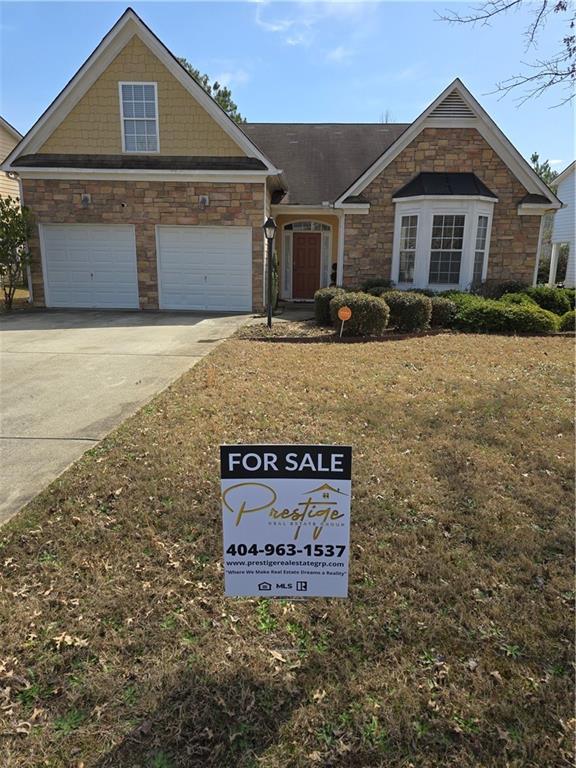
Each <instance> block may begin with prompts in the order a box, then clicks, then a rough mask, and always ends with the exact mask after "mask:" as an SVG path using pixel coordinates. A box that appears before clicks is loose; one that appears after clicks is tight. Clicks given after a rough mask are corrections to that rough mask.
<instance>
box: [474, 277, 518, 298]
mask: <svg viewBox="0 0 576 768" xmlns="http://www.w3.org/2000/svg"><path fill="white" fill-rule="evenodd" d="M526 287H527V285H526V283H523V282H521V281H520V280H486V281H485V282H484V283H480V284H479V285H476V286H473V287H472V293H474V294H476V295H477V296H482V297H483V298H485V299H500V298H501V297H502V296H504V294H505V293H521V292H522V291H523V290H524V289H525V288H526Z"/></svg>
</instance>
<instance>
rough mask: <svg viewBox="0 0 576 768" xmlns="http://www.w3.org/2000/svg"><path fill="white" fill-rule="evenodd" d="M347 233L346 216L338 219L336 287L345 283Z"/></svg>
mask: <svg viewBox="0 0 576 768" xmlns="http://www.w3.org/2000/svg"><path fill="white" fill-rule="evenodd" d="M345 231H346V216H345V215H344V216H340V218H339V219H338V258H337V267H336V285H339V286H341V285H342V284H343V282H344V236H345Z"/></svg>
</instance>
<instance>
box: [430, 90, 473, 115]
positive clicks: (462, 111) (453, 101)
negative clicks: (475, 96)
mask: <svg viewBox="0 0 576 768" xmlns="http://www.w3.org/2000/svg"><path fill="white" fill-rule="evenodd" d="M428 117H443V118H450V117H458V118H463V117H464V118H474V117H476V115H475V114H474V112H472V110H471V109H470V107H469V106H468V104H466V102H465V101H464V99H463V98H462V96H460V94H459V93H458V91H452V93H449V94H448V96H446V98H445V99H443V100H442V101H441V102H440V104H438V106H437V107H435V108H434V109H433V110H432V112H430V114H429V115H428Z"/></svg>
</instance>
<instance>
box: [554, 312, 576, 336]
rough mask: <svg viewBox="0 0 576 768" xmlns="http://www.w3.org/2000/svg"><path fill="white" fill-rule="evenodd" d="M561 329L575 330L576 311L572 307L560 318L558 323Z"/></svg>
mask: <svg viewBox="0 0 576 768" xmlns="http://www.w3.org/2000/svg"><path fill="white" fill-rule="evenodd" d="M558 330H559V331H574V330H576V312H575V311H574V310H573V309H571V310H570V312H565V313H564V314H563V315H562V317H561V318H560V323H559V324H558Z"/></svg>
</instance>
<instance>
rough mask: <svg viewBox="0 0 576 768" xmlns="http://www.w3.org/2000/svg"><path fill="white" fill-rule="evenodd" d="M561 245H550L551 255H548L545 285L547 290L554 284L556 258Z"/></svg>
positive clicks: (555, 281)
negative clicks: (548, 264)
mask: <svg viewBox="0 0 576 768" xmlns="http://www.w3.org/2000/svg"><path fill="white" fill-rule="evenodd" d="M560 245H561V243H552V253H551V254H550V269H549V270H548V281H547V283H546V285H547V286H548V287H549V288H553V287H554V286H555V285H556V283H557V280H556V276H557V273H558V256H559V255H560Z"/></svg>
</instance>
